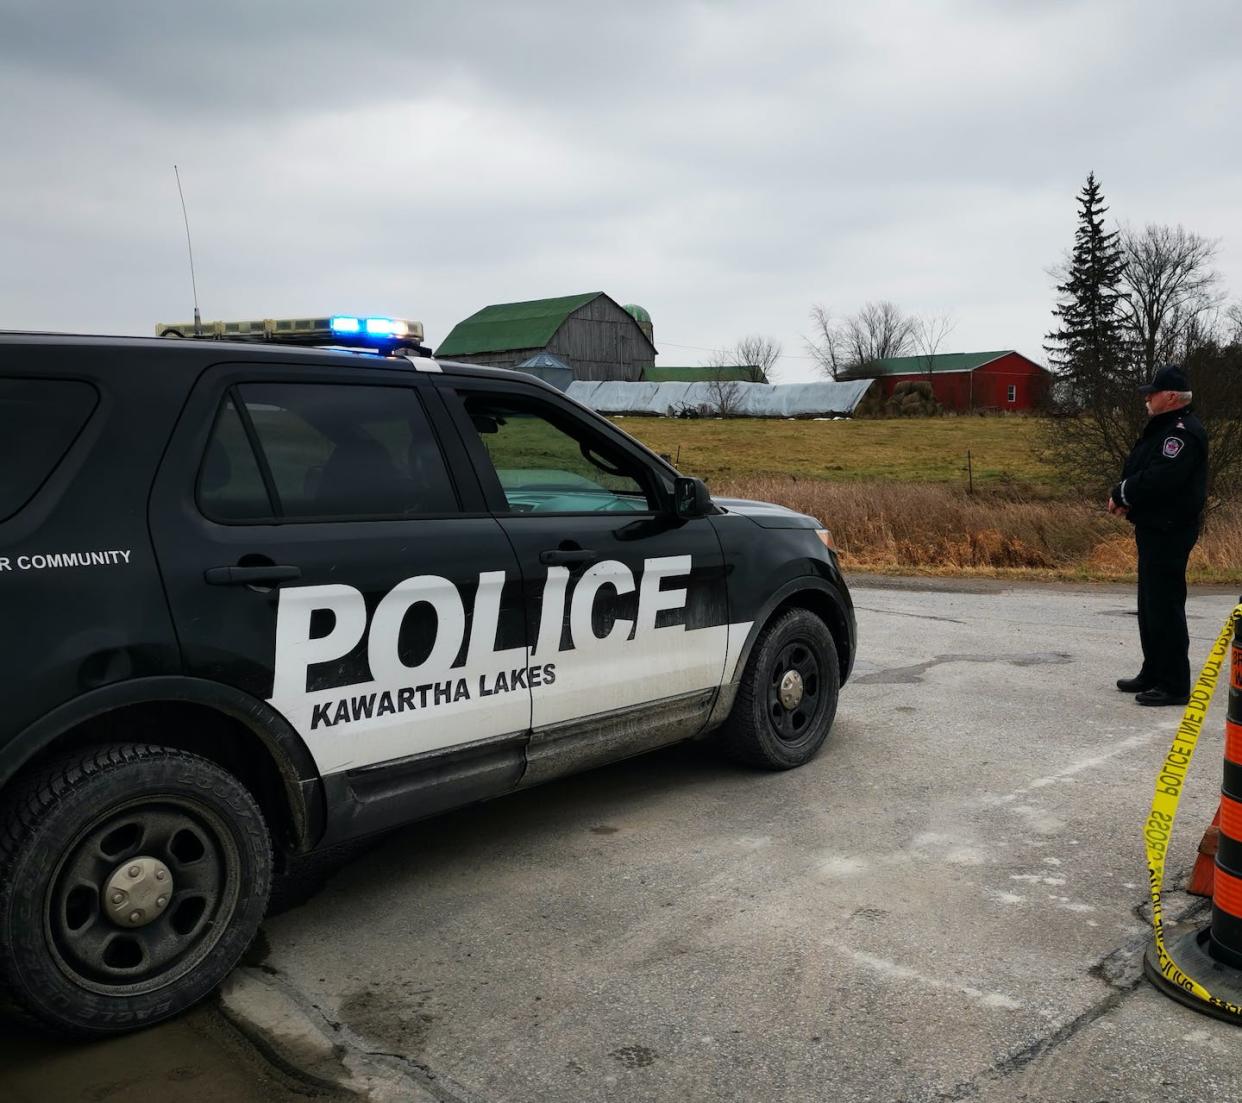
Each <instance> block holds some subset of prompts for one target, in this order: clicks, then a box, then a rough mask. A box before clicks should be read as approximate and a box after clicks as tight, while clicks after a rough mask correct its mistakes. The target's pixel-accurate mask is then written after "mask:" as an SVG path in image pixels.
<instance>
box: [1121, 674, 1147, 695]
mask: <svg viewBox="0 0 1242 1103" xmlns="http://www.w3.org/2000/svg"><path fill="white" fill-rule="evenodd" d="M1117 688H1118V689H1119V690H1121V692H1122V693H1142V692H1143V690H1145V689H1151V682H1149V681H1148V680H1147V679H1146V678H1144V677H1143V676H1142V675H1141V674H1140V675H1139V676H1138V677H1137V678H1118V679H1117Z"/></svg>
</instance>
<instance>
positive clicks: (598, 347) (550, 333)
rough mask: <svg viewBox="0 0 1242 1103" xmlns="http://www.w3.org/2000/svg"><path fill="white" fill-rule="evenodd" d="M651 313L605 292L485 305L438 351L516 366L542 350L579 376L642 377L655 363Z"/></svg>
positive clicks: (455, 357)
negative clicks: (624, 304)
mask: <svg viewBox="0 0 1242 1103" xmlns="http://www.w3.org/2000/svg"><path fill="white" fill-rule="evenodd" d="M651 332H652V331H651V318H650V316H649V315H648V314H647V312H646V311H645V310H643V309H642V307H638V306H630V307H623V306H621V305H619V304H618V303H617V302H615V301H614V300H613V299H611V298H609V297H608V296H607V295H605V294H604V293H603V292H602V291H589V292H587V293H586V294H583V295H565V296H563V297H561V298H557V299H532V300H530V301H529V302H521V303H496V304H494V305H492V306H485V307H484V308H483V309H482V310H480V311H478V312H477V313H474V314H472V315H470V317H469V318H467V319H465V320H464V321H461V322H458V323H457V325H455V326H454V327H453V329H452V330H451V331H450V333H449V335H448V336H447V337H446V338H445V339H444V342H443V343H442V344H441V345H440V347H439V348H438V349H436V356H439V357H443V358H444V359H448V360H462V361H464V362H466V363H467V364H488V365H491V366H494V367H505V368H512V367H516V366H517V365H519V364H521V363H523V362H524V361H528V360H530V359H531V357H533V356H536V355H538V354H539V353H541V352H546V353H551V354H552V355H553V356H555V357H556V358H557V359H558V360H561V361H563V362H564V363H565V364H567V365H569V367H570V368H571V369H572V370H573V373H574V378H575V379H595V380H602V379H624V380H639V379H642V378H643V374H644V373H645V372H646V371H647V370H649V369H650V368H651V367H652V365H654V363H655V356H656V349H655V345H653V344H652V342H651Z"/></svg>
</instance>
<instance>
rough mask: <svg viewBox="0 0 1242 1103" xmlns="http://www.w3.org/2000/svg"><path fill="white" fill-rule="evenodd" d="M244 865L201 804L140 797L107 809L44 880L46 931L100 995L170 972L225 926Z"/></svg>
mask: <svg viewBox="0 0 1242 1103" xmlns="http://www.w3.org/2000/svg"><path fill="white" fill-rule="evenodd" d="M240 866H241V863H240V861H239V856H238V854H237V846H236V844H235V843H234V841H233V840H232V838H231V836H230V834H229V831H228V828H227V827H226V826H225V824H224V823H223V822H222V821H221V820H220V818H219V817H218V816H216V815H215V814H214V813H213V812H212V811H211V809H210V808H208V807H206V806H205V805H200V804H198V803H197V802H194V801H190V800H184V799H180V800H172V799H164V800H161V801H152V800H144V799H139V800H137V801H134V802H132V803H131V804H129V805H128V806H124V807H122V808H120V809H117V810H115V811H109V812H107V813H105V814H104V815H103V816H101V817H100V818H99V819H98V820H97V821H96V822H95V823H94V824H92V825H90V826H89V827H87V828H86V829H85V830H84V831H83V832H82V835H81V837H80V838H79V840H78V842H77V843H76V844H75V845H74V846H72V847H71V848H70V851H69V852H68V853H67V854H66V856H65V859H64V861H63V862H62V863H61V865H60V868H59V869H58V870H57V872H56V874H54V876H53V879H52V883H51V884H50V885H49V887H48V896H49V899H48V904H47V909H46V916H47V936H48V940H49V942H50V943H51V945H52V947H53V949H54V951H55V953H56V954H57V957H58V959H59V964H60V966H61V967H62V968H63V969H64V970H65V971H66V972H67V973H68V974H69V975H70V976H71V977H72V978H73V979H74V980H76V981H77V983H79V984H81V985H82V986H83V987H84V988H89V989H92V990H93V991H96V992H100V993H103V994H118V993H120V992H124V993H126V994H135V993H140V992H147V991H151V990H153V989H155V988H158V987H160V986H161V985H164V984H167V983H169V982H170V981H172V980H175V979H176V977H177V976H178V975H179V974H182V973H184V972H186V971H188V970H189V969H192V968H193V967H194V965H195V964H196V963H197V962H198V961H199V960H201V959H202V958H203V957H204V956H205V955H206V954H207V953H209V952H210V950H211V947H212V946H213V945H214V944H215V942H216V941H218V939H219V937H220V935H221V934H223V933H224V930H225V929H226V927H227V920H228V917H229V916H230V915H232V912H233V910H234V908H235V907H236V905H237V898H238V895H239V893H240V891H241V884H240V876H239V871H240Z"/></svg>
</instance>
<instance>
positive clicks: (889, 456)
mask: <svg viewBox="0 0 1242 1103" xmlns="http://www.w3.org/2000/svg"><path fill="white" fill-rule="evenodd" d="M614 420H616V422H617V424H618V425H619V426H620V427H621V428H622V429H624V430H625V431H626V432H627V433H630V434H632V435H633V436H636V437H637V438H638V439H639V440H641V441H642V442H643V443H644V444H645V445H647V447H648V448H651V449H653V450H655V451H656V452H663V453H664V454H665V455H667V456H668V457H669V458H670V459H672V460H673V461H674V462H675V463H676V465H677V467H678V468H679V469H680V470H681V471H683V472H684V473H685V474H687V475H697V476H698V477H699V478H701V479H707V480H708V481H709V482H710V483H711V485H712V486H713V487H715V486H719V485H722V484H723V483H726V482H729V481H732V480H735V479H744V478H751V477H755V476H763V475H794V476H796V477H797V478H799V479H826V480H830V481H832V482H841V481H851V480H856V479H863V480H872V479H896V480H907V481H910V482H919V483H930V482H934V483H945V484H948V485H952V486H960V487H963V488H964V487H965V486H966V452H967V451H968V450H969V451H970V453H971V458H972V462H973V466H974V477H975V486H976V487H989V486H993V487H1005V488H1014V487H1018V488H1021V489H1022V490H1023V491H1024V492H1027V493H1044V494H1046V493H1051V492H1054V491H1055V490H1056V487H1057V481H1058V480H1057V476H1056V473H1055V472H1054V471H1053V470H1052V469H1051V468H1050V467H1049V466H1048V465H1047V464H1046V463H1044V462H1043V461H1042V460H1041V459H1040V458H1039V456H1038V454H1037V452H1036V445H1037V431H1038V428H1039V425H1038V422H1037V420H1036V419H1035V418H1027V417H936V418H898V419H895V420H882V421H870V420H858V421H783V420H774V419H771V418H732V419H729V420H727V421H718V420H705V421H685V420H681V419H679V418H661V417H626V418H617V419H614Z"/></svg>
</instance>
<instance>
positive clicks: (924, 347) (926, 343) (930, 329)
mask: <svg viewBox="0 0 1242 1103" xmlns="http://www.w3.org/2000/svg"><path fill="white" fill-rule="evenodd" d="M956 324H957V323H956V322H954V320H953V318H952V316H951V315H949V314H936V315H931V314H928V315H925V316H922V317H919V318H918V319H917V320H916V322H915V327H914V347H915V348H916V349H918V350H919V351H918V356H919V360H920V361H922V364H923V370H924V371H925V372H927V381H928V382H929V383H932V384H933V386H934V385H935V384H934V381H933V379H932V376H933V369H934V368H935V366H936V357H937V356H938V355H939V353H940V346H941V345H943V344H944V341H945V338H946V337H948V336H949V334H950V333H952V332H953V329H954V327H955V326H956Z"/></svg>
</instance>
